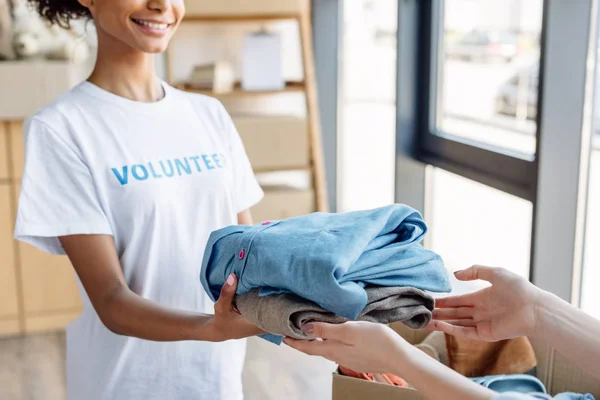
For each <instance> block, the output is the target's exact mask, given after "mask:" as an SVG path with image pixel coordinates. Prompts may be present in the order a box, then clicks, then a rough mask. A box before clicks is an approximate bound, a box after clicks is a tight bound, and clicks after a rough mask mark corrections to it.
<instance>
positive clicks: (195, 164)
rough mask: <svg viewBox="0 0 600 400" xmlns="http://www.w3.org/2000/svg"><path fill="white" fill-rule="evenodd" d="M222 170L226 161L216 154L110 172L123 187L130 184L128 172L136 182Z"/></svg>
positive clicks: (119, 168) (175, 159) (112, 169)
mask: <svg viewBox="0 0 600 400" xmlns="http://www.w3.org/2000/svg"><path fill="white" fill-rule="evenodd" d="M223 168H227V159H226V158H225V156H224V155H223V154H221V153H218V154H201V155H198V156H190V157H181V158H174V159H170V160H169V159H168V160H158V161H152V162H147V163H144V164H141V163H140V164H132V165H124V166H122V167H118V168H116V167H115V168H111V171H112V173H113V174H114V176H115V178H116V179H117V181H118V182H119V184H121V185H122V186H125V185H128V184H129V183H130V179H129V175H130V174H129V172H130V171H131V176H132V177H133V179H135V180H136V181H147V180H149V179H160V178H165V177H166V178H173V177H176V176H183V175H192V174H194V173H203V172H206V171H211V170H214V169H223ZM176 172H177V174H176ZM161 173H162V174H161Z"/></svg>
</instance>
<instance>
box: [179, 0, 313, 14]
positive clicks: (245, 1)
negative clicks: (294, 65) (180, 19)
mask: <svg viewBox="0 0 600 400" xmlns="http://www.w3.org/2000/svg"><path fill="white" fill-rule="evenodd" d="M309 4H310V3H309V0H218V1H216V0H186V2H185V8H186V15H187V16H188V17H222V16H256V15H277V16H282V15H296V14H298V13H303V12H306V11H308V10H309Z"/></svg>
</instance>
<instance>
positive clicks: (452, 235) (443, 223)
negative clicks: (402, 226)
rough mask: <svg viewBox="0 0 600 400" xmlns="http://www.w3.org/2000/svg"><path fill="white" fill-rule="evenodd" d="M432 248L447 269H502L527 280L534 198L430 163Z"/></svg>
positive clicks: (430, 233) (429, 219) (430, 245)
mask: <svg viewBox="0 0 600 400" xmlns="http://www.w3.org/2000/svg"><path fill="white" fill-rule="evenodd" d="M429 177H430V179H431V181H430V183H431V193H430V194H429V196H428V198H429V199H430V202H431V205H430V209H431V215H430V216H429V217H428V224H429V226H430V230H429V233H428V237H429V240H430V242H429V247H430V248H432V249H433V250H435V251H436V252H437V253H439V254H440V255H441V256H442V258H443V259H444V261H445V263H446V265H447V267H448V269H450V270H451V271H457V270H461V269H465V268H468V267H470V266H472V265H487V266H493V267H504V268H506V269H509V270H511V271H513V272H515V273H517V274H519V275H521V276H524V277H527V278H529V266H530V258H531V257H530V253H531V221H532V215H533V206H532V204H531V202H529V201H526V200H523V199H520V198H518V197H515V196H512V195H510V194H507V193H504V192H501V191H498V190H496V189H493V188H490V187H488V186H485V185H482V184H480V183H477V182H474V181H472V180H470V179H466V178H463V177H461V176H458V175H454V174H452V173H450V172H447V171H444V170H442V169H438V168H433V167H431V169H430V171H429Z"/></svg>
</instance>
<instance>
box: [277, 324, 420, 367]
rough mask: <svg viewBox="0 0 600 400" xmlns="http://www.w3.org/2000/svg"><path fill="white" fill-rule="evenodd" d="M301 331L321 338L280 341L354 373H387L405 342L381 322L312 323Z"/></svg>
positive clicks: (393, 365) (399, 354)
mask: <svg viewBox="0 0 600 400" xmlns="http://www.w3.org/2000/svg"><path fill="white" fill-rule="evenodd" d="M302 330H303V331H304V332H305V333H306V334H307V335H309V336H312V337H316V338H321V339H324V340H323V341H318V340H313V341H306V340H294V339H291V338H285V339H284V342H285V343H286V344H287V345H288V346H290V347H293V348H295V349H296V350H299V351H301V352H303V353H306V354H309V355H315V356H321V357H325V358H327V359H328V360H331V361H334V362H336V363H338V364H340V365H343V366H344V367H347V368H350V369H352V370H354V371H357V372H368V373H378V372H381V373H389V372H391V371H393V370H394V369H395V367H396V364H398V363H399V362H401V361H400V358H401V354H402V352H403V350H404V349H405V348H406V346H409V344H408V343H407V342H406V341H405V340H404V339H402V337H400V336H399V335H398V334H397V333H395V332H394V331H393V330H391V329H390V328H388V327H387V326H385V325H380V324H374V323H369V322H346V323H345V324H341V325H331V324H324V323H315V324H309V325H305V326H304V327H303V328H302Z"/></svg>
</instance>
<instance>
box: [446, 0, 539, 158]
mask: <svg viewBox="0 0 600 400" xmlns="http://www.w3.org/2000/svg"><path fill="white" fill-rule="evenodd" d="M443 14H444V16H443V21H444V29H443V31H442V35H443V37H442V38H441V41H440V53H439V54H440V59H441V62H440V71H439V73H438V89H437V90H438V110H437V129H438V134H440V135H444V136H450V137H452V136H453V137H455V138H456V137H458V138H462V139H468V140H474V141H477V142H480V143H484V144H487V145H492V146H494V147H500V148H502V149H508V150H512V151H517V152H519V153H523V154H525V155H532V154H535V148H536V139H535V133H536V130H537V127H536V122H535V119H536V116H537V105H538V98H537V97H538V93H537V86H538V75H539V73H538V71H539V56H540V37H541V27H542V14H543V0H503V1H497V0H445V2H444V12H443Z"/></svg>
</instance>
